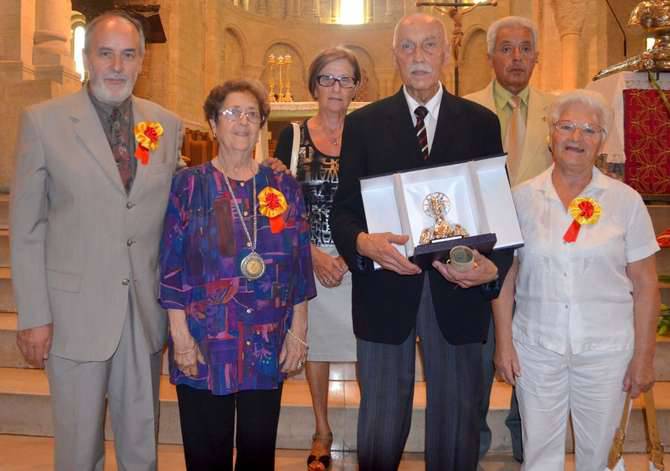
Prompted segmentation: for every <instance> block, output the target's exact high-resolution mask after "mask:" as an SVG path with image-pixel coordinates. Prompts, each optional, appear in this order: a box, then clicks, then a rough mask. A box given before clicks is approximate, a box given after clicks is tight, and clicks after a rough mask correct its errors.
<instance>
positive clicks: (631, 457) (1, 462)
mask: <svg viewBox="0 0 670 471" xmlns="http://www.w3.org/2000/svg"><path fill="white" fill-rule="evenodd" d="M0 449H1V450H3V455H2V457H1V458H0V466H1V468H0V469H2V471H27V470H31V471H51V470H52V469H53V450H54V441H53V439H52V438H49V437H28V436H25V435H0ZM105 454H106V459H105V468H104V471H115V470H116V469H117V466H116V457H115V456H114V443H113V442H111V441H107V442H105ZM305 454H306V452H305V451H304V450H286V449H278V450H277V452H276V453H275V469H276V471H295V470H302V469H305V465H304V462H305ZM183 455H184V451H183V448H182V447H181V446H179V445H159V446H158V462H159V469H160V470H161V471H184V470H185V469H186V466H185V464H184V456H183ZM624 460H625V462H626V467H627V468H628V469H630V470H633V471H634V470H641V469H647V464H646V463H647V455H645V454H639V453H638V454H631V453H627V454H626V455H625V456H624ZM565 461H566V467H565V469H566V471H574V469H575V460H574V455H573V454H568V455H567V456H566V460H565ZM665 463H670V455H668V454H666V455H665ZM479 464H480V468H479V471H519V469H520V465H519V464H517V463H515V462H514V461H513V459H512V457H511V456H509V455H503V454H488V455H487V456H486V457H485V458H484V460H482V461H481V462H480V463H479ZM425 466H426V465H425V462H424V461H423V455H422V454H418V453H405V454H404V455H403V458H402V461H401V462H400V467H399V468H398V471H423V470H424V469H425ZM357 469H358V463H357V459H356V454H355V452H334V453H333V464H332V468H331V471H356V470H357Z"/></svg>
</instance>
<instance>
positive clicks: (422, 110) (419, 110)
mask: <svg viewBox="0 0 670 471" xmlns="http://www.w3.org/2000/svg"><path fill="white" fill-rule="evenodd" d="M427 114H428V110H427V109H426V107H425V106H417V107H416V109H415V110H414V115H415V116H416V126H414V130H415V131H416V137H417V139H418V140H419V148H420V149H421V158H423V160H428V133H427V132H426V122H425V121H424V118H425V117H426V115H427Z"/></svg>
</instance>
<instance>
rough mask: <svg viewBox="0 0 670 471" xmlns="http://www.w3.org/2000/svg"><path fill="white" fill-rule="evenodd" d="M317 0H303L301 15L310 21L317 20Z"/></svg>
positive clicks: (315, 21) (314, 21) (316, 21)
mask: <svg viewBox="0 0 670 471" xmlns="http://www.w3.org/2000/svg"><path fill="white" fill-rule="evenodd" d="M319 10H320V8H319V0H303V4H302V13H303V14H302V17H303V19H304V20H305V21H308V22H311V23H318V22H319Z"/></svg>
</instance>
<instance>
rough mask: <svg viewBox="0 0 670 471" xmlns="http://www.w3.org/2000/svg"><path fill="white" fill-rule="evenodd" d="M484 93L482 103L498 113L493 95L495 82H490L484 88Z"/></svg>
mask: <svg viewBox="0 0 670 471" xmlns="http://www.w3.org/2000/svg"><path fill="white" fill-rule="evenodd" d="M483 94H484V96H483V100H482V103H481V104H482V105H483V106H485V107H487V108H488V109H489V110H491V111H493V112H494V113H495V114H496V115H497V114H498V112H497V111H496V100H495V98H494V97H493V82H489V84H488V86H487V87H486V88H485V89H484V90H483Z"/></svg>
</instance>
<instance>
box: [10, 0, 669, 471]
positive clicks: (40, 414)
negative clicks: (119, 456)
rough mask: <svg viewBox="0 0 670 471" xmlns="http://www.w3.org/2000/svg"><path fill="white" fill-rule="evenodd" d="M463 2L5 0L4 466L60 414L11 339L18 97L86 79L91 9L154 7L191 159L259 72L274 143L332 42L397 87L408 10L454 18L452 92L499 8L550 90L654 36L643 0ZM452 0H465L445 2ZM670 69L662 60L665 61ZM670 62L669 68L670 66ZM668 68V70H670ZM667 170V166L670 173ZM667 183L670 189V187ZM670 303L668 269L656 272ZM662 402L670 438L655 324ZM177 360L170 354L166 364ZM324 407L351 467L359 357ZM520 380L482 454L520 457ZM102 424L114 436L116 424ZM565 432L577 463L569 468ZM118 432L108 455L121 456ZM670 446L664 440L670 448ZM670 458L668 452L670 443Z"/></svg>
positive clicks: (362, 95)
mask: <svg viewBox="0 0 670 471" xmlns="http://www.w3.org/2000/svg"><path fill="white" fill-rule="evenodd" d="M457 3H462V4H463V5H464V6H461V7H452V6H449V5H447V6H430V5H424V6H417V3H415V1H414V0H0V5H1V6H2V8H1V9H0V10H1V11H2V14H0V115H2V117H3V118H2V124H3V125H2V127H1V128H0V450H2V451H0V469H1V470H3V471H14V470H16V471H18V470H28V469H30V470H47V469H51V468H52V465H53V464H52V463H53V462H52V456H51V455H52V448H53V441H52V438H51V437H52V434H53V431H52V430H53V424H52V418H51V412H50V401H49V388H48V383H47V379H46V375H45V373H44V371H42V370H38V369H33V368H31V367H29V365H28V364H27V363H26V362H25V361H24V360H23V359H22V358H21V355H20V353H19V351H18V349H17V347H16V344H15V342H16V340H15V337H16V328H17V320H16V316H17V314H16V304H15V300H14V298H13V294H12V279H11V272H12V268H11V266H10V261H9V235H10V233H11V227H9V223H8V201H9V193H10V191H11V185H12V175H13V172H14V166H15V165H14V155H15V145H16V139H17V133H18V129H19V122H20V116H21V112H22V110H23V109H24V108H25V107H27V106H30V105H33V104H35V103H39V102H42V101H45V100H48V99H51V98H55V97H59V96H62V95H66V94H70V93H73V92H75V91H77V90H79V89H81V87H82V84H83V83H84V79H85V73H84V70H83V66H82V62H81V49H82V47H83V34H84V33H83V32H84V30H85V28H86V24H87V22H88V21H90V19H91V18H93V17H94V16H95V15H97V14H99V13H100V12H102V11H104V10H106V9H109V8H122V9H127V10H129V11H132V12H134V13H135V14H136V15H139V16H141V17H143V18H144V21H143V22H144V24H145V26H148V29H147V41H148V44H147V48H146V55H145V58H144V63H143V68H142V71H141V73H140V76H139V78H138V80H137V84H136V86H135V90H134V94H135V95H136V96H138V97H142V98H146V99H148V100H151V101H153V102H156V103H158V104H160V105H162V106H163V107H165V108H167V109H168V110H170V111H172V112H174V113H176V114H177V115H178V116H179V117H181V119H182V120H183V122H184V126H185V135H184V142H183V147H182V154H183V156H185V158H186V160H187V161H188V162H190V164H192V165H194V164H197V163H201V162H204V161H207V160H209V159H211V158H212V157H213V156H215V155H216V144H215V142H216V141H215V140H214V139H213V138H212V135H211V130H210V129H209V126H208V124H207V122H206V121H205V119H204V117H203V113H202V103H203V101H204V99H205V97H206V96H207V93H208V92H209V90H210V89H212V87H214V86H215V85H217V84H220V83H222V82H224V81H225V80H229V79H239V78H253V79H258V80H260V81H261V82H262V83H263V84H265V86H266V87H268V89H270V90H271V95H272V97H273V99H274V100H273V102H272V103H271V110H272V111H271V113H270V116H269V121H268V123H267V126H266V127H265V128H264V129H263V132H262V134H261V141H260V142H259V144H258V146H257V148H256V152H257V156H258V154H259V153H260V155H264V156H267V155H272V154H273V150H274V147H275V146H276V140H277V137H278V135H279V132H280V131H281V130H282V129H283V128H284V127H285V126H286V125H288V123H289V122H290V121H292V120H301V119H304V118H306V117H309V116H312V115H313V114H314V113H315V112H316V104H315V103H314V102H313V101H312V99H311V97H310V93H309V90H308V67H309V64H310V62H311V61H312V59H313V58H314V57H315V56H316V55H317V54H318V53H319V51H321V50H323V49H324V48H328V47H334V46H345V47H347V48H349V49H350V50H351V51H352V52H353V53H354V54H355V56H356V57H357V59H358V61H359V63H360V64H361V71H362V83H361V87H360V88H359V90H358V92H357V96H356V98H355V102H354V103H353V104H352V107H353V108H356V107H360V106H363V105H364V104H365V103H367V102H372V101H375V100H378V99H381V98H384V97H387V96H389V95H392V94H394V93H395V92H397V90H398V89H399V88H400V86H401V80H400V77H399V75H398V72H397V70H396V69H395V66H394V62H393V56H392V51H391V42H392V36H393V29H394V26H395V24H396V22H397V21H398V20H399V19H400V18H402V17H403V16H404V15H407V14H409V13H413V12H416V11H422V12H426V13H430V14H432V15H435V16H436V17H438V18H440V19H441V21H443V22H444V25H445V27H446V30H447V32H448V35H449V36H450V38H451V43H452V50H451V52H450V54H451V56H450V60H449V63H448V65H447V66H446V67H445V68H444V70H443V72H442V82H443V84H444V86H445V87H446V89H447V90H448V91H449V92H450V93H452V94H455V95H458V96H464V95H467V94H470V93H472V92H475V91H478V90H480V89H482V88H484V87H485V86H487V84H489V82H491V80H492V78H493V75H492V69H491V66H490V65H489V63H488V61H487V44H486V31H487V28H488V27H489V25H490V24H491V23H492V22H494V21H495V20H497V19H499V18H502V17H505V16H508V15H516V16H522V17H525V18H528V19H530V20H532V21H533V22H534V23H535V24H536V25H538V28H539V38H538V43H537V45H536V46H537V50H538V51H539V60H538V63H537V65H536V67H535V71H534V73H533V75H532V79H531V85H532V86H533V87H535V88H537V89H539V90H542V91H545V92H549V93H556V94H557V93H560V92H562V91H567V90H573V89H576V88H583V87H586V86H587V85H588V84H589V83H591V82H592V80H593V77H594V76H595V75H596V74H597V73H598V72H599V71H600V70H602V69H604V68H606V67H608V66H610V65H612V64H616V63H619V62H621V61H623V60H624V59H625V58H626V57H630V56H632V55H635V54H638V53H639V52H640V51H643V50H645V48H646V47H647V41H648V38H647V36H646V35H645V32H644V31H643V30H642V29H641V28H640V27H637V26H629V25H628V24H627V20H628V17H629V15H630V12H631V11H632V10H633V8H634V7H635V5H637V4H638V3H639V2H638V1H637V0H498V1H492V2H491V1H474V2H466V1H463V2H457ZM452 8H456V10H454V11H450V9H452ZM666 75H667V74H666ZM668 77H670V75H668ZM668 80H669V82H668V83H670V79H668ZM666 177H667V175H666ZM666 196H667V195H666ZM648 205H649V206H648V207H649V210H650V213H651V215H652V220H653V222H654V229H655V230H656V232H657V233H660V232H662V231H663V230H664V229H665V228H667V227H670V206H668V199H667V197H666V198H665V199H664V198H659V199H658V201H657V200H654V199H652V201H651V202H648ZM669 251H670V249H662V251H661V253H660V254H659V255H658V256H657V257H658V261H657V265H658V271H659V273H666V274H670V256H669V255H668V253H669ZM660 286H661V298H662V302H664V303H666V304H670V294H669V293H670V283H669V282H667V281H666V282H661V284H660ZM655 367H656V378H657V382H656V385H655V387H654V392H655V400H656V403H655V407H656V410H657V414H658V423H659V431H660V437H661V441H662V442H663V443H666V444H670V337H664V336H658V341H657V353H656V365H655ZM165 371H167V368H166V367H164V372H165ZM329 391H330V404H329V415H330V420H331V423H332V426H333V431H334V434H335V442H334V445H333V451H334V454H333V457H334V463H333V468H332V469H334V470H349V469H352V470H353V469H356V455H355V444H356V440H355V437H356V417H357V408H358V403H359V400H360V397H359V392H358V388H357V384H356V367H355V364H354V363H339V364H336V365H335V366H334V367H333V368H332V369H331V373H330V389H329ZM510 394H511V387H509V386H508V385H506V384H505V383H504V382H501V381H497V382H495V384H494V386H493V391H492V397H491V407H490V411H489V416H488V417H489V419H488V421H489V424H490V426H491V429H492V431H493V442H492V445H491V450H490V452H489V455H488V456H487V457H486V458H485V459H484V461H483V462H481V464H480V466H481V469H483V470H486V471H493V470H517V469H519V467H518V466H519V465H518V464H517V463H516V462H515V461H514V460H513V458H512V455H511V453H512V452H511V442H510V438H509V434H508V433H507V429H506V428H505V425H504V420H505V417H506V414H507V409H508V408H509V399H510ZM160 399H161V414H160V428H159V465H160V469H162V470H182V469H185V468H184V461H183V456H182V451H181V446H180V444H181V435H180V432H179V419H178V412H177V405H176V392H175V389H174V387H173V386H172V385H170V383H169V380H168V376H166V375H163V376H162V377H161V390H160ZM425 401H426V399H425V388H424V386H423V376H422V369H421V363H420V362H418V361H417V382H416V387H415V396H414V410H413V422H412V428H411V431H410V436H409V440H408V442H407V446H406V449H405V453H406V454H405V457H404V459H403V462H402V465H401V468H400V469H402V470H406V471H409V470H418V469H424V463H423V461H422V460H423V458H422V455H421V453H420V452H421V450H423V443H424V436H423V435H424V432H423V426H424V421H425ZM643 408H644V402H643V401H641V400H640V401H636V403H635V405H634V412H633V415H632V419H631V425H630V429H629V434H628V438H627V440H626V443H625V451H626V457H627V464H628V467H629V469H631V470H638V469H640V470H641V469H647V466H646V461H647V455H646V450H647V442H646V438H645V437H646V435H645V422H644V415H643ZM313 420H314V419H313V415H312V409H311V403H310V397H309V389H308V386H307V383H306V380H305V376H304V374H302V373H301V374H297V375H295V376H293V377H291V378H290V379H289V380H288V381H287V383H286V385H285V386H284V392H283V397H282V412H281V418H280V423H279V435H278V440H277V448H278V452H277V456H278V462H277V469H279V470H293V469H304V460H305V456H306V451H307V450H308V449H309V444H310V437H311V434H312V431H313ZM107 429H108V430H107V436H108V438H109V439H110V440H111V433H110V430H111V429H110V427H109V424H107ZM571 440H572V438H571V436H569V437H568V442H569V443H568V447H567V449H568V453H569V454H570V456H569V457H568V460H567V462H568V468H567V469H574V457H573V455H572V449H573V448H572V442H571ZM112 450H113V444H112V442H107V456H108V460H107V464H106V467H105V469H109V470H112V469H116V467H115V463H114V457H113V452H112ZM666 450H667V449H666ZM665 457H666V463H668V464H667V466H670V459H668V458H670V457H669V455H667V454H666V455H665Z"/></svg>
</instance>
